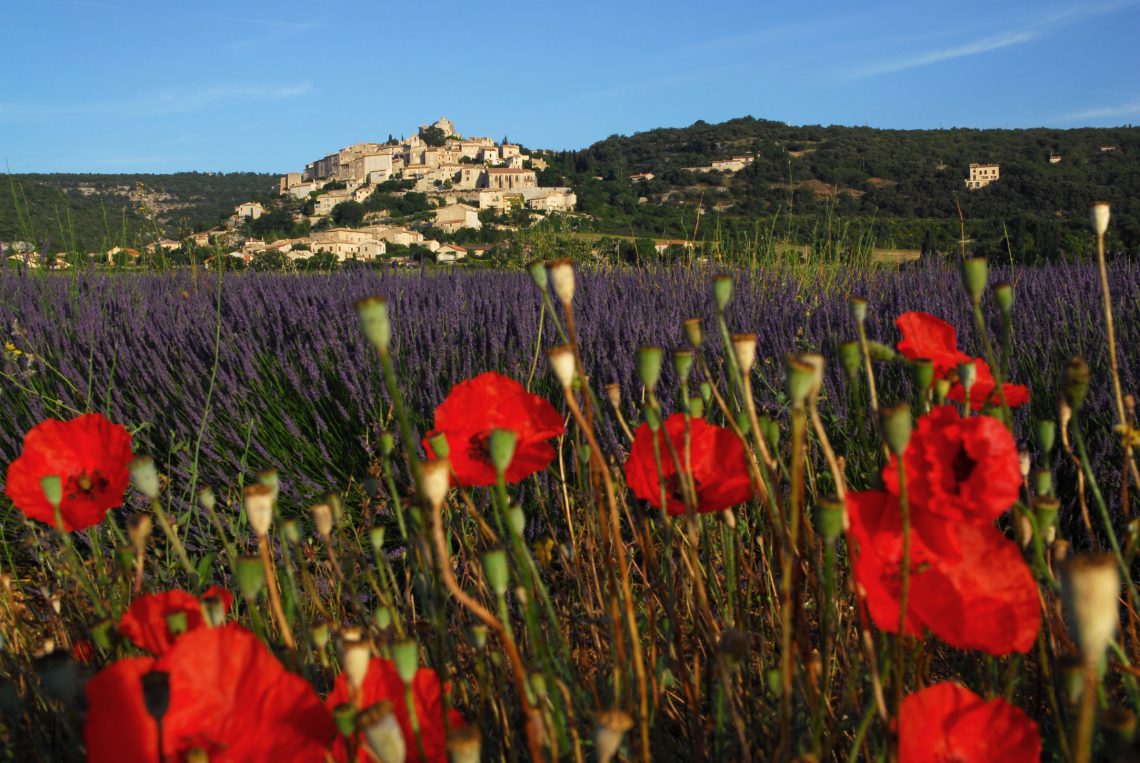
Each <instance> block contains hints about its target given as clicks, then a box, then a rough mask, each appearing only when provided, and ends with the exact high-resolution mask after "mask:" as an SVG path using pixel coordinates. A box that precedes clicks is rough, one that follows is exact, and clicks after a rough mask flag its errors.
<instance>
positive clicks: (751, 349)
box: [732, 334, 756, 376]
mask: <svg viewBox="0 0 1140 763" xmlns="http://www.w3.org/2000/svg"><path fill="white" fill-rule="evenodd" d="M732 352H733V354H734V355H735V356H736V364H737V365H738V366H740V373H742V374H744V375H745V376H747V375H748V372H749V371H751V370H752V366H753V364H754V363H756V335H755V334H733V335H732Z"/></svg>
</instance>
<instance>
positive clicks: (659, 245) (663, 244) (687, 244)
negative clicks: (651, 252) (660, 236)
mask: <svg viewBox="0 0 1140 763" xmlns="http://www.w3.org/2000/svg"><path fill="white" fill-rule="evenodd" d="M671 246H679V247H682V248H684V249H692V248H693V242H692V241H685V240H684V239H673V240H665V241H654V242H653V248H654V249H656V250H657V253H658V254H665V250H667V249H668V248H669V247H671Z"/></svg>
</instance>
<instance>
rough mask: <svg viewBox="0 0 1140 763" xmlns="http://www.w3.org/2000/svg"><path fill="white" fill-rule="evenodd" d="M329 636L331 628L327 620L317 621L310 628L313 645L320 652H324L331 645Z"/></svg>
mask: <svg viewBox="0 0 1140 763" xmlns="http://www.w3.org/2000/svg"><path fill="white" fill-rule="evenodd" d="M329 637H330V629H329V624H328V623H327V622H320V623H316V624H315V625H313V626H311V627H310V628H309V638H311V639H312V640H313V646H314V647H316V649H317V651H318V652H323V651H324V649H325V647H327V646H328V645H329Z"/></svg>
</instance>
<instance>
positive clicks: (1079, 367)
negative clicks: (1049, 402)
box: [1063, 355, 1089, 411]
mask: <svg viewBox="0 0 1140 763" xmlns="http://www.w3.org/2000/svg"><path fill="white" fill-rule="evenodd" d="M1063 380H1064V381H1063V388H1064V395H1065V402H1067V403H1068V404H1069V407H1070V408H1072V409H1073V410H1074V411H1076V410H1079V409H1080V407H1081V404H1083V403H1084V402H1085V397H1086V396H1087V395H1088V393H1089V364H1088V363H1086V362H1085V359H1084V358H1082V357H1080V356H1079V355H1074V356H1073V357H1072V358H1070V359H1069V362H1068V363H1066V364H1065V370H1064V372H1063Z"/></svg>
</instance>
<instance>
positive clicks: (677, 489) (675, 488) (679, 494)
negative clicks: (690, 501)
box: [665, 472, 701, 503]
mask: <svg viewBox="0 0 1140 763" xmlns="http://www.w3.org/2000/svg"><path fill="white" fill-rule="evenodd" d="M689 479H690V480H692V482H693V492H694V493H695V494H696V499H697V502H698V503H699V502H700V495H701V481H700V480H699V479H697V478H696V476H694V475H690V476H689ZM665 488H666V489H667V490H668V491H669V497H670V498H673V499H675V500H677V501H680V502H681V503H684V502H685V486H684V483H683V482H681V475H680V474H677V473H676V472H674V473H673V474H670V475H669V476H668V477H667V478H666V479H665Z"/></svg>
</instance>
